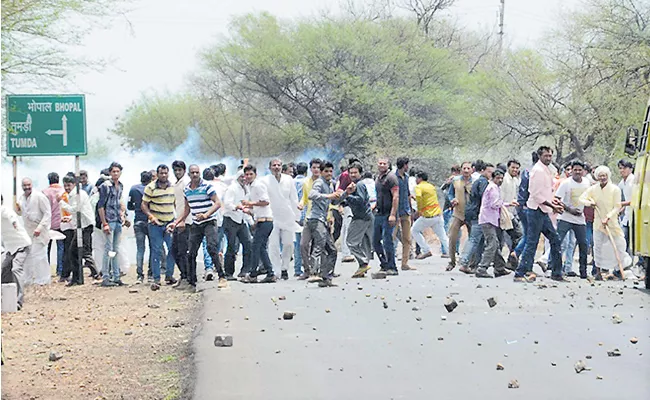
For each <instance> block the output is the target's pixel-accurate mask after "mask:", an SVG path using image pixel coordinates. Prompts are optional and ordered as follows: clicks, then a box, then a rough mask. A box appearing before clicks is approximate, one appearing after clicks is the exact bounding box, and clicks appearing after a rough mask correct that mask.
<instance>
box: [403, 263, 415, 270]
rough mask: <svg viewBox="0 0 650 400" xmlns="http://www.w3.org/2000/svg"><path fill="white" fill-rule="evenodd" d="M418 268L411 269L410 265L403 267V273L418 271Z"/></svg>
mask: <svg viewBox="0 0 650 400" xmlns="http://www.w3.org/2000/svg"><path fill="white" fill-rule="evenodd" d="M416 270H417V268H415V267H411V266H410V265H408V264H407V265H402V271H416Z"/></svg>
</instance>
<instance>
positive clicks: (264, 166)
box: [2, 127, 327, 199]
mask: <svg viewBox="0 0 650 400" xmlns="http://www.w3.org/2000/svg"><path fill="white" fill-rule="evenodd" d="M271 158H273V157H271V156H269V157H266V158H257V159H250V160H249V163H252V164H255V165H256V166H257V170H258V174H260V175H266V174H267V173H268V164H269V161H270V160H271ZM280 158H281V159H282V160H283V162H285V163H288V162H290V161H293V162H301V161H302V162H306V163H309V160H311V159H312V158H321V159H323V158H327V152H326V151H325V150H324V149H323V150H319V149H310V150H307V151H305V152H303V153H302V154H300V155H298V156H297V157H282V156H281V157H280ZM174 160H182V161H184V162H185V164H187V165H190V164H198V165H199V166H200V167H201V170H203V169H204V168H207V167H208V166H210V165H213V164H218V163H223V164H225V165H226V171H227V172H226V174H227V175H229V176H230V175H234V173H235V172H236V171H237V167H238V166H239V165H240V163H241V160H239V159H237V158H235V157H221V158H216V157H215V158H211V157H209V156H206V155H204V154H202V153H201V136H200V134H199V132H198V131H197V130H196V129H195V128H194V127H189V128H187V139H186V140H185V141H184V142H183V143H182V144H181V145H180V146H178V147H177V148H176V149H174V150H173V151H171V152H169V151H161V150H160V149H157V148H155V147H154V146H151V145H149V146H145V147H143V148H142V149H139V150H132V149H127V148H124V147H122V146H114V147H112V148H110V149H109V151H108V153H107V154H105V155H103V156H101V157H93V156H84V157H82V158H81V169H82V170H86V171H88V178H89V181H90V183H91V184H94V183H95V182H96V181H97V179H98V178H99V173H100V171H101V170H102V169H104V168H108V166H109V165H110V163H111V162H113V161H117V162H118V163H120V164H121V165H122V167H123V168H124V169H123V170H122V177H121V179H120V180H121V181H122V183H123V184H124V188H125V191H127V192H128V190H129V188H130V187H131V186H132V185H135V184H137V183H139V182H140V173H141V172H142V171H149V170H152V169H156V167H157V166H158V165H160V164H165V165H167V166H168V167H170V169H171V164H172V162H173V161H174ZM70 171H74V157H71V156H67V157H24V158H19V162H18V174H17V176H18V196H20V195H21V194H22V189H21V187H20V182H21V180H22V179H23V178H25V177H29V178H31V179H32V181H33V183H34V188H35V189H37V190H42V189H45V188H46V187H47V186H48V181H47V174H48V173H50V172H57V173H58V174H59V176H61V177H63V176H64V175H65V174H66V173H68V172H70ZM12 177H13V173H12V165H11V158H9V157H6V158H4V160H3V162H2V195H3V196H4V198H5V199H11V196H12V194H13V189H12V185H13V183H12V182H13V180H12ZM170 179H171V180H172V182H174V181H175V178H174V177H170Z"/></svg>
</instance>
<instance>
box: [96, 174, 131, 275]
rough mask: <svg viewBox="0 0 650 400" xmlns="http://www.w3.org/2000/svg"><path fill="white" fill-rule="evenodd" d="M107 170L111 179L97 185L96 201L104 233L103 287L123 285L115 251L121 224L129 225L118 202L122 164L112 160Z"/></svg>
mask: <svg viewBox="0 0 650 400" xmlns="http://www.w3.org/2000/svg"><path fill="white" fill-rule="evenodd" d="M108 171H109V173H110V174H111V179H109V180H107V181H105V182H104V183H102V184H101V185H100V186H99V201H98V202H97V210H98V213H99V219H100V221H101V223H102V232H103V233H104V235H106V244H105V246H104V260H103V263H102V278H103V280H102V286H104V287H110V286H122V285H124V283H122V280H121V279H120V265H119V262H118V258H117V253H118V251H119V246H120V238H121V236H122V224H124V225H125V226H127V227H128V226H130V225H131V223H130V222H128V221H125V220H124V212H123V211H124V210H123V209H122V205H121V203H120V200H121V199H122V192H123V190H124V186H123V185H122V182H120V176H121V175H122V166H121V165H120V164H118V163H116V162H113V163H111V165H110V167H108ZM111 274H112V275H111Z"/></svg>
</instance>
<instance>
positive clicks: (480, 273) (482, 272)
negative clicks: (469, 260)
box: [474, 268, 494, 278]
mask: <svg viewBox="0 0 650 400" xmlns="http://www.w3.org/2000/svg"><path fill="white" fill-rule="evenodd" d="M474 276H476V277H477V278H494V277H493V276H492V275H490V274H489V273H488V272H487V269H485V268H477V269H476V274H475V275H474Z"/></svg>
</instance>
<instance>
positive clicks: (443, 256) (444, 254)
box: [440, 253, 449, 258]
mask: <svg viewBox="0 0 650 400" xmlns="http://www.w3.org/2000/svg"><path fill="white" fill-rule="evenodd" d="M440 258H449V254H446V253H443V254H441V255H440Z"/></svg>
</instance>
